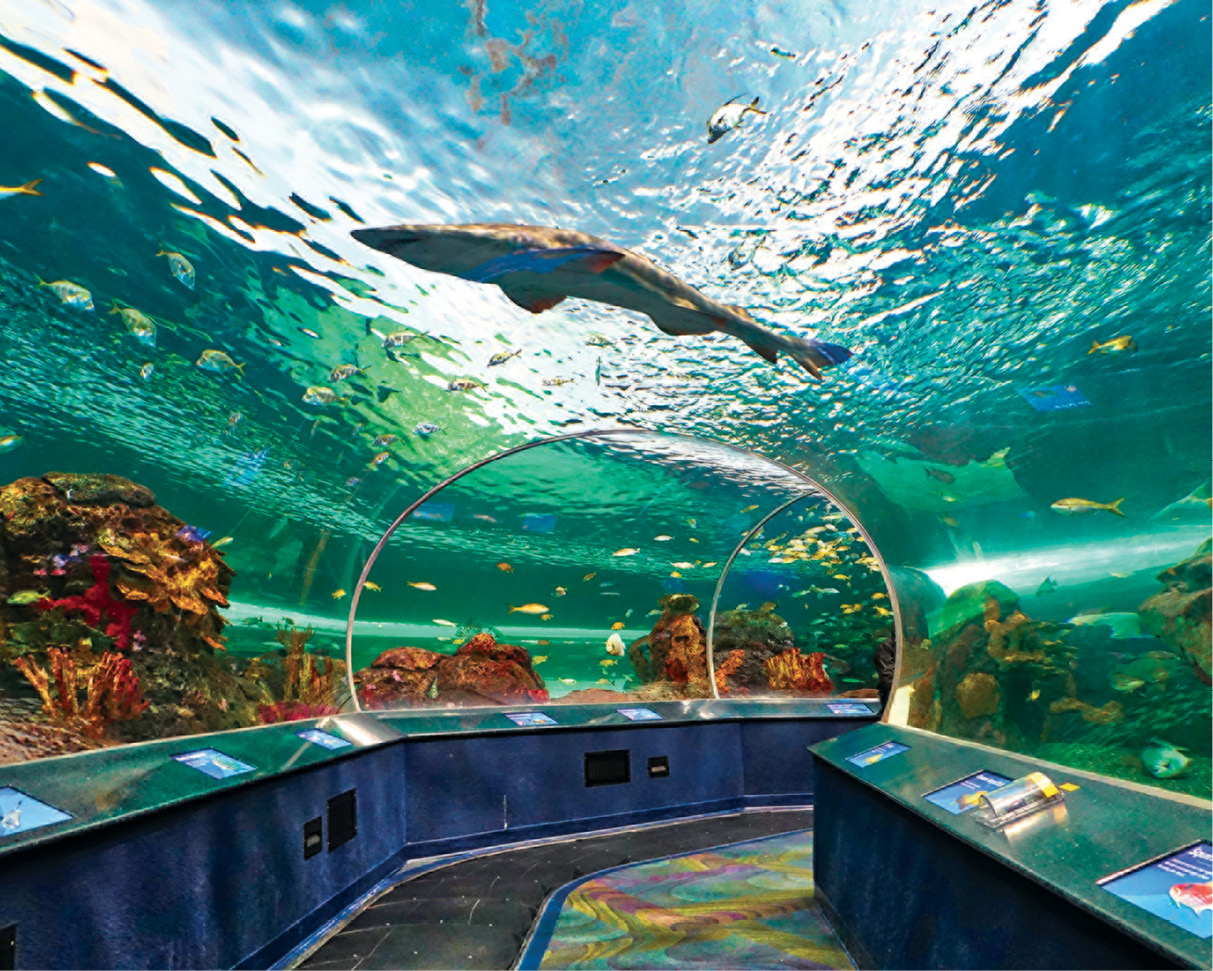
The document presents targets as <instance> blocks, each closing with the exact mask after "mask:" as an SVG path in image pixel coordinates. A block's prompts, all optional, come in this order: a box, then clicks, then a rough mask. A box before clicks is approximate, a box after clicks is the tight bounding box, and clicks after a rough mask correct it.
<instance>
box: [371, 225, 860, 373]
mask: <svg viewBox="0 0 1213 971" xmlns="http://www.w3.org/2000/svg"><path fill="white" fill-rule="evenodd" d="M351 235H353V237H354V238H355V239H356V240H358V241H359V242H361V243H364V244H366V245H367V246H370V247H372V248H374V249H377V250H380V251H382V252H384V253H388V254H389V255H391V256H395V257H396V258H397V259H400V260H403V261H404V262H406V263H411V264H412V265H413V266H417V267H420V268H421V269H424V270H431V271H433V272H436V273H447V274H449V275H451V276H457V277H459V278H460V279H463V280H470V281H472V282H475V283H492V284H496V285H497V286H498V287H500V288H501V291H502V292H503V293H504V294H505V295H506V296H507V297H508V298H509V299H510V300H511V301H513V302H514V303H515V304H517V305H518V306H520V307H522V308H523V309H525V310H529V311H530V312H531V313H536V314H537V313H542V312H543V311H545V310H550V309H552V308H553V307H555V306H556V305H557V304H559V303H560V302H561V301H562V300H564V299H565V298H566V297H579V298H581V299H584V300H595V301H598V302H599V303H605V304H609V305H611V306H614V307H620V308H623V309H625V310H634V311H637V312H638V313H642V314H646V315H647V316H648V317H650V318H651V319H652V321H653V323H655V324H656V325H657V327H658V328H659V329H660V330H662V331H663V332H665V333H667V334H672V335H675V336H685V335H691V334H699V335H702V334H708V333H711V332H713V331H720V332H721V333H724V334H729V335H732V336H733V337H737V338H739V339H740V340H742V341H743V342H745V343H746V344H747V345H749V347H750V348H751V349H753V350H754V351H755V352H756V353H757V354H759V355H760V356H762V357H763V358H764V359H766V360H767V361H770V362H772V363H774V361H775V360H776V359H777V358H778V356H779V354H780V353H784V354H787V355H789V356H790V357H792V358H793V359H794V360H796V361H797V362H798V363H799V364H800V365H801V366H802V367H803V368H805V370H807V371H808V372H809V373H810V374H811V375H812V376H813V377H814V378H815V379H817V380H820V379H821V372H822V369H823V368H827V367H832V366H834V365H836V364H842V363H843V362H844V361H846V360H847V359H848V358H850V357H851V352H850V351H849V350H848V349H847V348H845V347H842V346H840V345H838V344H829V343H826V342H824V341H819V340H816V339H814V338H801V337H788V336H785V335H783V334H777V333H775V332H774V331H771V330H768V329H767V328H766V327H764V326H762V325H761V324H759V323H758V322H757V321H755V320H754V319H753V318H752V317H751V316H750V314H749V313H748V312H747V311H746V310H745V309H744V308H742V307H736V306H730V305H728V304H723V303H719V302H717V301H715V300H712V299H711V298H709V297H707V296H705V295H704V294H702V293H700V292H699V291H698V290H696V289H695V288H694V287H692V286H690V285H689V284H687V283H684V282H683V281H681V280H679V279H678V278H677V277H675V276H673V275H672V274H670V273H667V272H666V271H664V270H662V269H660V268H659V267H658V266H657V265H656V264H655V263H653V262H652V261H651V260H650V259H648V257H645V256H642V255H640V254H639V253H635V252H632V251H631V250H627V249H624V248H622V247H620V246H616V245H614V244H613V243H609V242H607V241H606V240H604V239H599V238H598V237H595V236H590V235H588V234H586V233H580V232H575V231H572V230H563V229H554V228H549V227H544V226H520V225H512V224H505V223H484V224H470V225H452V226H444V225H421V224H402V225H399V226H387V227H382V228H379V229H356V230H354V231H353V233H352V234H351Z"/></svg>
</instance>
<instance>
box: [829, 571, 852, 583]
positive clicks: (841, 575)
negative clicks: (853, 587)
mask: <svg viewBox="0 0 1213 971" xmlns="http://www.w3.org/2000/svg"><path fill="white" fill-rule="evenodd" d="M831 579H833V580H842V581H844V582H845V581H847V580H850V579H851V578H850V577H849V576H847V575H846V574H845V573H835V574H833V575H832V577H831Z"/></svg>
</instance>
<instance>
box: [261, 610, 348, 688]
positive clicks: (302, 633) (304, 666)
mask: <svg viewBox="0 0 1213 971" xmlns="http://www.w3.org/2000/svg"><path fill="white" fill-rule="evenodd" d="M314 633H316V629H315V628H314V627H307V628H305V629H304V630H298V629H297V628H295V627H294V626H291V627H289V628H288V627H285V626H284V627H280V628H279V629H278V633H277V634H275V635H274V636H275V637H276V639H277V640H278V643H279V644H282V645H283V646H284V647H285V648H286V658H285V659H284V660H283V662H282V666H283V668H284V669H285V671H286V687H285V689H284V690H283V701H299V702H302V703H303V704H304V705H309V706H320V705H328V706H331V705H332V704H333V696H334V693H335V690H336V685H337V679H338V678H340V677H342V676H344V675H345V664H344V663H343V662H341V661H333V659H332V658H329V657H325V658H322V659H321V661H320V662H319V663H318V662H317V658H316V655H314V654H309V653H308V652H307V642H308V641H309V640H311V637H312V635H313V634H314Z"/></svg>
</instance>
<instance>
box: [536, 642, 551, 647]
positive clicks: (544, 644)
mask: <svg viewBox="0 0 1213 971" xmlns="http://www.w3.org/2000/svg"><path fill="white" fill-rule="evenodd" d="M535 643H536V644H538V645H539V646H540V647H547V646H548V645H549V644H551V643H552V642H551V641H536V642H535Z"/></svg>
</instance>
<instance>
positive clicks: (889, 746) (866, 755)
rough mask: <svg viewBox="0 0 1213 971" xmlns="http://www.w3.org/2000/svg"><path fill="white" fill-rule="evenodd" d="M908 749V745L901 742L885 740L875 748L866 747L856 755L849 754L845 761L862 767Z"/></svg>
mask: <svg viewBox="0 0 1213 971" xmlns="http://www.w3.org/2000/svg"><path fill="white" fill-rule="evenodd" d="M908 751H910V746H908V745H902V744H901V742H885V743H884V744H883V745H877V746H876V747H875V748H870V749H867V750H865V751H863V752H860V753H859V754H858V755H852V756H849V757H848V758H847V761H848V762H850V763H851V764H852V765H857V766H859V767H860V768H861V769H862V768H864V767H865V766H869V765H875V764H876V763H877V762H883V761H884V760H885V759H887V758H889V757H891V756H894V755H900V754H901V753H902V752H908Z"/></svg>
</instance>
